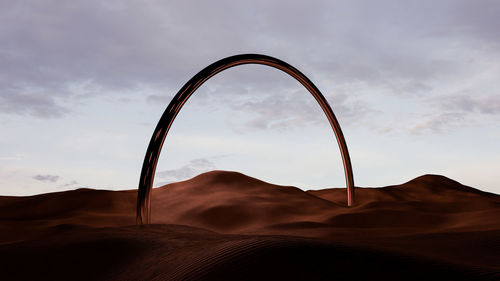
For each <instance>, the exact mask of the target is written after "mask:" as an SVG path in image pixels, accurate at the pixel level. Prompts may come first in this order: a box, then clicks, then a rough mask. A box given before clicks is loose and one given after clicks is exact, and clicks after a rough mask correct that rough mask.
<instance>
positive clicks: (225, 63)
mask: <svg viewBox="0 0 500 281" xmlns="http://www.w3.org/2000/svg"><path fill="white" fill-rule="evenodd" d="M242 64H262V65H267V66H271V67H274V68H277V69H279V70H282V71H283V72H285V73H287V74H289V75H290V76H292V77H293V78H295V79H296V80H297V81H299V82H300V83H301V84H302V85H303V86H304V87H305V88H306V89H307V90H308V91H309V92H310V93H311V94H312V95H313V96H314V98H315V99H316V101H317V102H318V104H319V105H320V106H321V108H322V109H323V112H324V113H325V114H326V117H327V118H328V121H329V122H330V125H331V126H332V129H333V131H334V133H335V137H336V138H337V143H338V145H339V148H340V152H341V155H342V161H343V164H344V173H345V180H346V186H347V205H348V206H352V204H353V203H354V178H353V173H352V166H351V159H350V157H349V152H348V150H347V145H346V142H345V139H344V135H343V134H342V130H341V129H340V125H339V122H338V121H337V118H336V117H335V115H334V114H333V111H332V109H331V107H330V105H329V104H328V102H327V101H326V99H325V97H324V96H323V94H321V92H320V91H319V89H318V88H317V87H316V86H315V85H314V84H313V83H312V82H311V80H309V79H308V78H307V77H306V76H305V75H304V74H302V72H300V71H299V70H297V69H296V68H295V67H293V66H291V65H289V64H288V63H286V62H284V61H282V60H279V59H276V58H273V57H270V56H265V55H259V54H241V55H235V56H231V57H227V58H224V59H221V60H219V61H216V62H214V63H212V64H211V65H209V66H207V67H205V68H204V69H203V70H201V71H200V72H198V73H197V74H196V75H195V76H193V78H191V79H190V80H189V81H188V82H187V83H186V84H185V85H184V86H183V87H182V88H181V89H180V90H179V92H178V93H177V94H176V95H175V97H174V98H173V99H172V101H171V102H170V104H169V105H168V106H167V108H166V109H165V111H164V112H163V115H162V116H161V118H160V121H158V125H156V129H155V130H154V132H153V136H152V137H151V140H150V142H149V146H148V149H147V151H146V156H145V157H144V162H143V164H142V171H141V178H140V180H139V190H138V192H137V217H136V222H137V224H144V223H145V224H149V223H150V221H151V190H152V188H153V180H154V175H155V171H156V165H157V163H158V158H159V156H160V152H161V148H162V146H163V142H164V141H165V137H166V136H167V133H168V131H169V129H170V127H171V126H172V123H173V121H174V119H175V117H176V116H177V114H178V113H179V111H180V110H181V108H182V106H183V105H184V103H186V101H187V100H188V99H189V97H190V96H191V95H192V94H193V93H194V92H195V91H196V89H198V88H199V87H200V86H201V85H202V84H203V83H204V82H205V81H207V80H208V79H210V78H211V77H212V76H214V75H215V74H217V73H219V72H221V71H223V70H225V69H228V68H231V67H233V66H237V65H242Z"/></svg>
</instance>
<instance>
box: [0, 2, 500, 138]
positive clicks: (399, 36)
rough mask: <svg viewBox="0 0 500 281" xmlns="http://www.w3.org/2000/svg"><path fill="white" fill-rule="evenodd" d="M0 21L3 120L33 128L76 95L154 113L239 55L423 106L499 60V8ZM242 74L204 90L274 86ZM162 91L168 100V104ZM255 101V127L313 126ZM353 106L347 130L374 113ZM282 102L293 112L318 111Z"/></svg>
mask: <svg viewBox="0 0 500 281" xmlns="http://www.w3.org/2000/svg"><path fill="white" fill-rule="evenodd" d="M221 6H223V7H224V9H220V7H221ZM0 10H1V11H0V41H1V42H6V43H5V44H2V46H1V47H0V112H2V113H3V114H16V115H29V116H34V117H39V118H55V117H61V116H64V115H65V114H68V113H70V112H71V111H72V108H73V107H72V105H73V104H75V103H77V102H79V99H81V97H82V96H87V97H88V98H94V99H102V98H104V97H103V96H105V95H113V93H117V92H119V93H128V94H130V93H134V92H140V91H139V90H138V88H140V87H141V85H147V86H148V87H149V88H150V89H153V92H154V93H153V94H146V95H144V98H145V99H146V101H147V102H148V104H149V105H150V106H153V105H154V104H162V106H165V105H166V104H167V103H168V102H169V101H170V96H171V95H173V94H175V92H176V91H177V90H178V89H180V87H181V86H182V84H183V83H185V82H187V81H188V79H189V78H191V77H192V76H193V75H194V74H196V73H197V72H198V71H199V70H201V69H202V68H203V67H205V66H206V65H208V64H209V63H212V62H214V61H215V60H217V59H220V58H223V57H226V56H229V55H233V54H237V53H264V54H269V55H272V56H276V57H278V58H281V59H283V60H285V61H287V62H289V63H290V64H292V65H294V66H296V67H297V68H298V69H300V70H301V71H303V72H304V73H305V74H306V75H307V76H308V77H310V78H311V79H312V80H313V81H315V82H317V84H318V86H321V85H319V84H320V83H321V82H322V81H324V80H331V81H332V83H334V84H338V85H342V84H353V83H359V82H362V83H364V87H365V88H366V89H385V90H386V91H385V93H384V94H396V95H400V96H413V95H426V94H429V93H430V92H432V89H433V88H434V87H435V84H439V83H454V82H456V81H459V80H462V78H464V77H469V76H470V75H469V74H471V73H475V72H482V71H488V70H487V69H486V68H482V67H481V65H480V64H479V63H478V61H480V59H481V58H490V61H494V58H497V57H498V55H499V54H500V35H499V33H498V30H497V26H500V17H498V16H497V15H498V14H499V13H500V4H498V2H495V1H488V0H484V1H473V2H471V1H465V0H462V1H451V0H450V1H448V0H445V1H440V2H439V3H436V2H435V1H418V2H413V3H407V2H401V1H392V0H385V1H377V2H376V3H375V2H370V1H347V0H346V1H307V2H300V1H299V2H294V3H292V4H290V3H289V1H287V2H285V1H273V3H269V2H268V1H252V2H236V1H215V2H213V1H208V2H203V3H197V4H196V7H193V5H192V3H190V2H189V1H188V2H186V1H167V2H164V1H149V2H148V4H147V5H144V4H143V3H140V2H124V1H115V2H113V4H109V3H107V2H103V1H97V0H94V1H92V0H90V1H83V0H81V1H78V0H76V1H72V2H71V4H69V3H66V4H61V3H59V2H56V1H52V0H42V1H37V2H29V3H26V2H21V1H13V2H4V3H3V4H2V8H1V9H0ZM187 15H189V17H187ZM186 18H189V20H186ZM422 18H425V21H422ZM13 23H15V24H13ZM229 41H230V42H231V44H228V43H227V42H229ZM244 68H248V69H250V70H249V71H247V72H245V73H246V75H239V74H238V70H233V69H232V70H231V71H230V72H228V74H227V75H226V74H224V75H222V76H220V77H222V78H220V79H219V78H218V77H219V75H217V77H214V78H213V79H211V82H210V85H212V86H211V87H212V88H218V87H219V89H221V87H223V85H228V86H227V87H230V85H229V84H231V83H235V84H240V83H243V84H245V85H247V87H246V90H245V91H240V92H239V93H233V94H238V95H240V96H247V97H248V96H258V95H259V93H261V92H264V91H261V90H259V89H264V88H265V89H267V91H274V90H275V89H274V88H273V87H275V88H280V87H281V86H282V84H281V82H280V81H278V82H277V80H276V79H274V77H275V76H273V75H269V73H270V72H269V71H262V69H263V67H262V66H259V67H255V68H252V67H250V66H245V67H244ZM238 69H239V68H238ZM81 83H89V84H91V86H93V87H94V88H95V89H98V90H97V92H96V91H93V92H92V93H91V94H85V93H83V94H82V93H80V92H79V91H78V90H75V89H74V88H73V87H72V86H73V85H78V84H81ZM273 85H274V86H273ZM154 89H162V90H161V91H154ZM163 89H174V91H171V90H168V91H167V92H168V93H165V95H164V94H163V93H164V92H165V91H163ZM322 90H323V91H325V92H327V91H329V90H330V89H326V88H324V87H322ZM141 94H142V93H141ZM354 94H355V93H354ZM169 95H170V96H169ZM209 96H210V95H209ZM261 97H262V96H261ZM262 99H264V98H262ZM262 99H261V100H254V101H250V102H248V103H240V104H239V105H238V106H239V110H242V111H245V112H249V113H251V112H253V113H256V114H257V116H256V117H255V118H253V119H251V120H249V121H248V125H250V126H251V127H253V128H290V127H293V126H309V125H317V124H319V123H320V122H318V121H317V120H311V119H307V120H306V119H304V118H302V117H298V116H290V115H286V116H285V115H282V116H280V115H279V114H280V113H278V114H277V115H274V114H272V113H273V111H276V110H277V107H278V102H277V101H276V100H274V99H272V98H270V99H269V100H262ZM197 100H199V99H197ZM356 100H359V99H356V98H353V99H351V100H349V101H348V102H346V104H342V103H338V102H335V103H332V107H333V108H334V110H335V113H337V112H338V115H343V114H346V115H344V116H352V118H351V117H348V118H347V119H348V120H350V121H349V122H355V121H356V120H357V119H358V117H360V116H361V117H362V116H364V114H365V113H366V112H368V111H369V110H371V107H373V106H370V104H368V103H366V102H365V103H363V102H362V101H361V100H359V103H356V102H355V101H356ZM288 102H290V107H292V108H294V109H296V110H297V112H310V111H311V109H312V108H313V107H314V106H315V105H314V104H308V103H305V104H298V103H297V104H294V103H293V101H291V100H290V101H288ZM200 104H201V103H200ZM260 106H264V108H259V107H260ZM343 106H345V108H343ZM481 108H483V109H481V110H483V111H484V110H486V111H487V110H493V111H496V110H497V109H496V107H494V108H492V109H487V108H486V109H485V106H484V105H483V106H481ZM477 109H478V110H480V109H479V108H477ZM486 111H484V112H486ZM342 112H344V113H342ZM273 116H275V117H273ZM273 118H274V119H273ZM268 120H270V121H268ZM318 120H319V119H318Z"/></svg>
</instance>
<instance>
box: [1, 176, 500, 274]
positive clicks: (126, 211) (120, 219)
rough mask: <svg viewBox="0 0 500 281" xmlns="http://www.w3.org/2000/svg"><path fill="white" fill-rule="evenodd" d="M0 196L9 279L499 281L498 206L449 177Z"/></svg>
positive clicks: (216, 181)
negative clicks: (374, 184) (142, 209)
mask: <svg viewBox="0 0 500 281" xmlns="http://www.w3.org/2000/svg"><path fill="white" fill-rule="evenodd" d="M136 196H137V192H136V191H135V190H127V191H103V190H93V189H78V190H73V191H64V192H57V193H49V194H41V195H35V196H27V197H7V196H4V197H0V268H1V270H0V272H1V273H0V274H1V275H0V279H1V280H500V196H499V195H496V194H492V193H487V192H482V191H480V190H478V189H474V188H472V187H468V186H464V185H462V184H460V183H458V182H456V181H453V180H451V179H449V178H446V177H444V176H438V175H424V176H421V177H418V178H415V179H413V180H411V181H409V182H407V183H404V184H401V185H394V186H387V187H382V188H366V187H365V188H357V189H356V194H355V196H356V197H355V198H356V202H355V205H354V206H353V207H349V208H348V207H346V190H345V188H332V189H323V190H310V191H303V190H301V189H298V188H295V187H292V186H279V185H273V184H270V183H266V182H263V181H260V180H258V179H255V178H252V177H248V176H246V175H243V174H240V173H237V172H227V171H212V172H209V173H205V174H201V175H199V176H196V177H194V178H192V179H190V180H187V181H182V182H177V183H172V184H168V185H165V186H162V187H159V188H155V189H154V190H153V197H152V211H151V214H152V222H153V224H152V225H145V226H137V225H135V210H136V200H137V198H136Z"/></svg>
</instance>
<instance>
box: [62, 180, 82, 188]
mask: <svg viewBox="0 0 500 281" xmlns="http://www.w3.org/2000/svg"><path fill="white" fill-rule="evenodd" d="M77 184H78V182H77V181H75V180H72V181H70V182H68V183H65V184H63V185H60V186H58V188H66V187H70V186H75V185H77Z"/></svg>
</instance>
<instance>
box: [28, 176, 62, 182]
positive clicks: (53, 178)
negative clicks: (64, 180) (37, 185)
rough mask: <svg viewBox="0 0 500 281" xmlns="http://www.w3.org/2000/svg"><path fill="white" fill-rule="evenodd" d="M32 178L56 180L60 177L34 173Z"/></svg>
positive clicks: (46, 180) (45, 180)
mask: <svg viewBox="0 0 500 281" xmlns="http://www.w3.org/2000/svg"><path fill="white" fill-rule="evenodd" d="M32 178H33V179H35V180H37V181H42V182H56V181H58V180H59V178H60V177H59V176H56V175H35V176H33V177H32Z"/></svg>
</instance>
